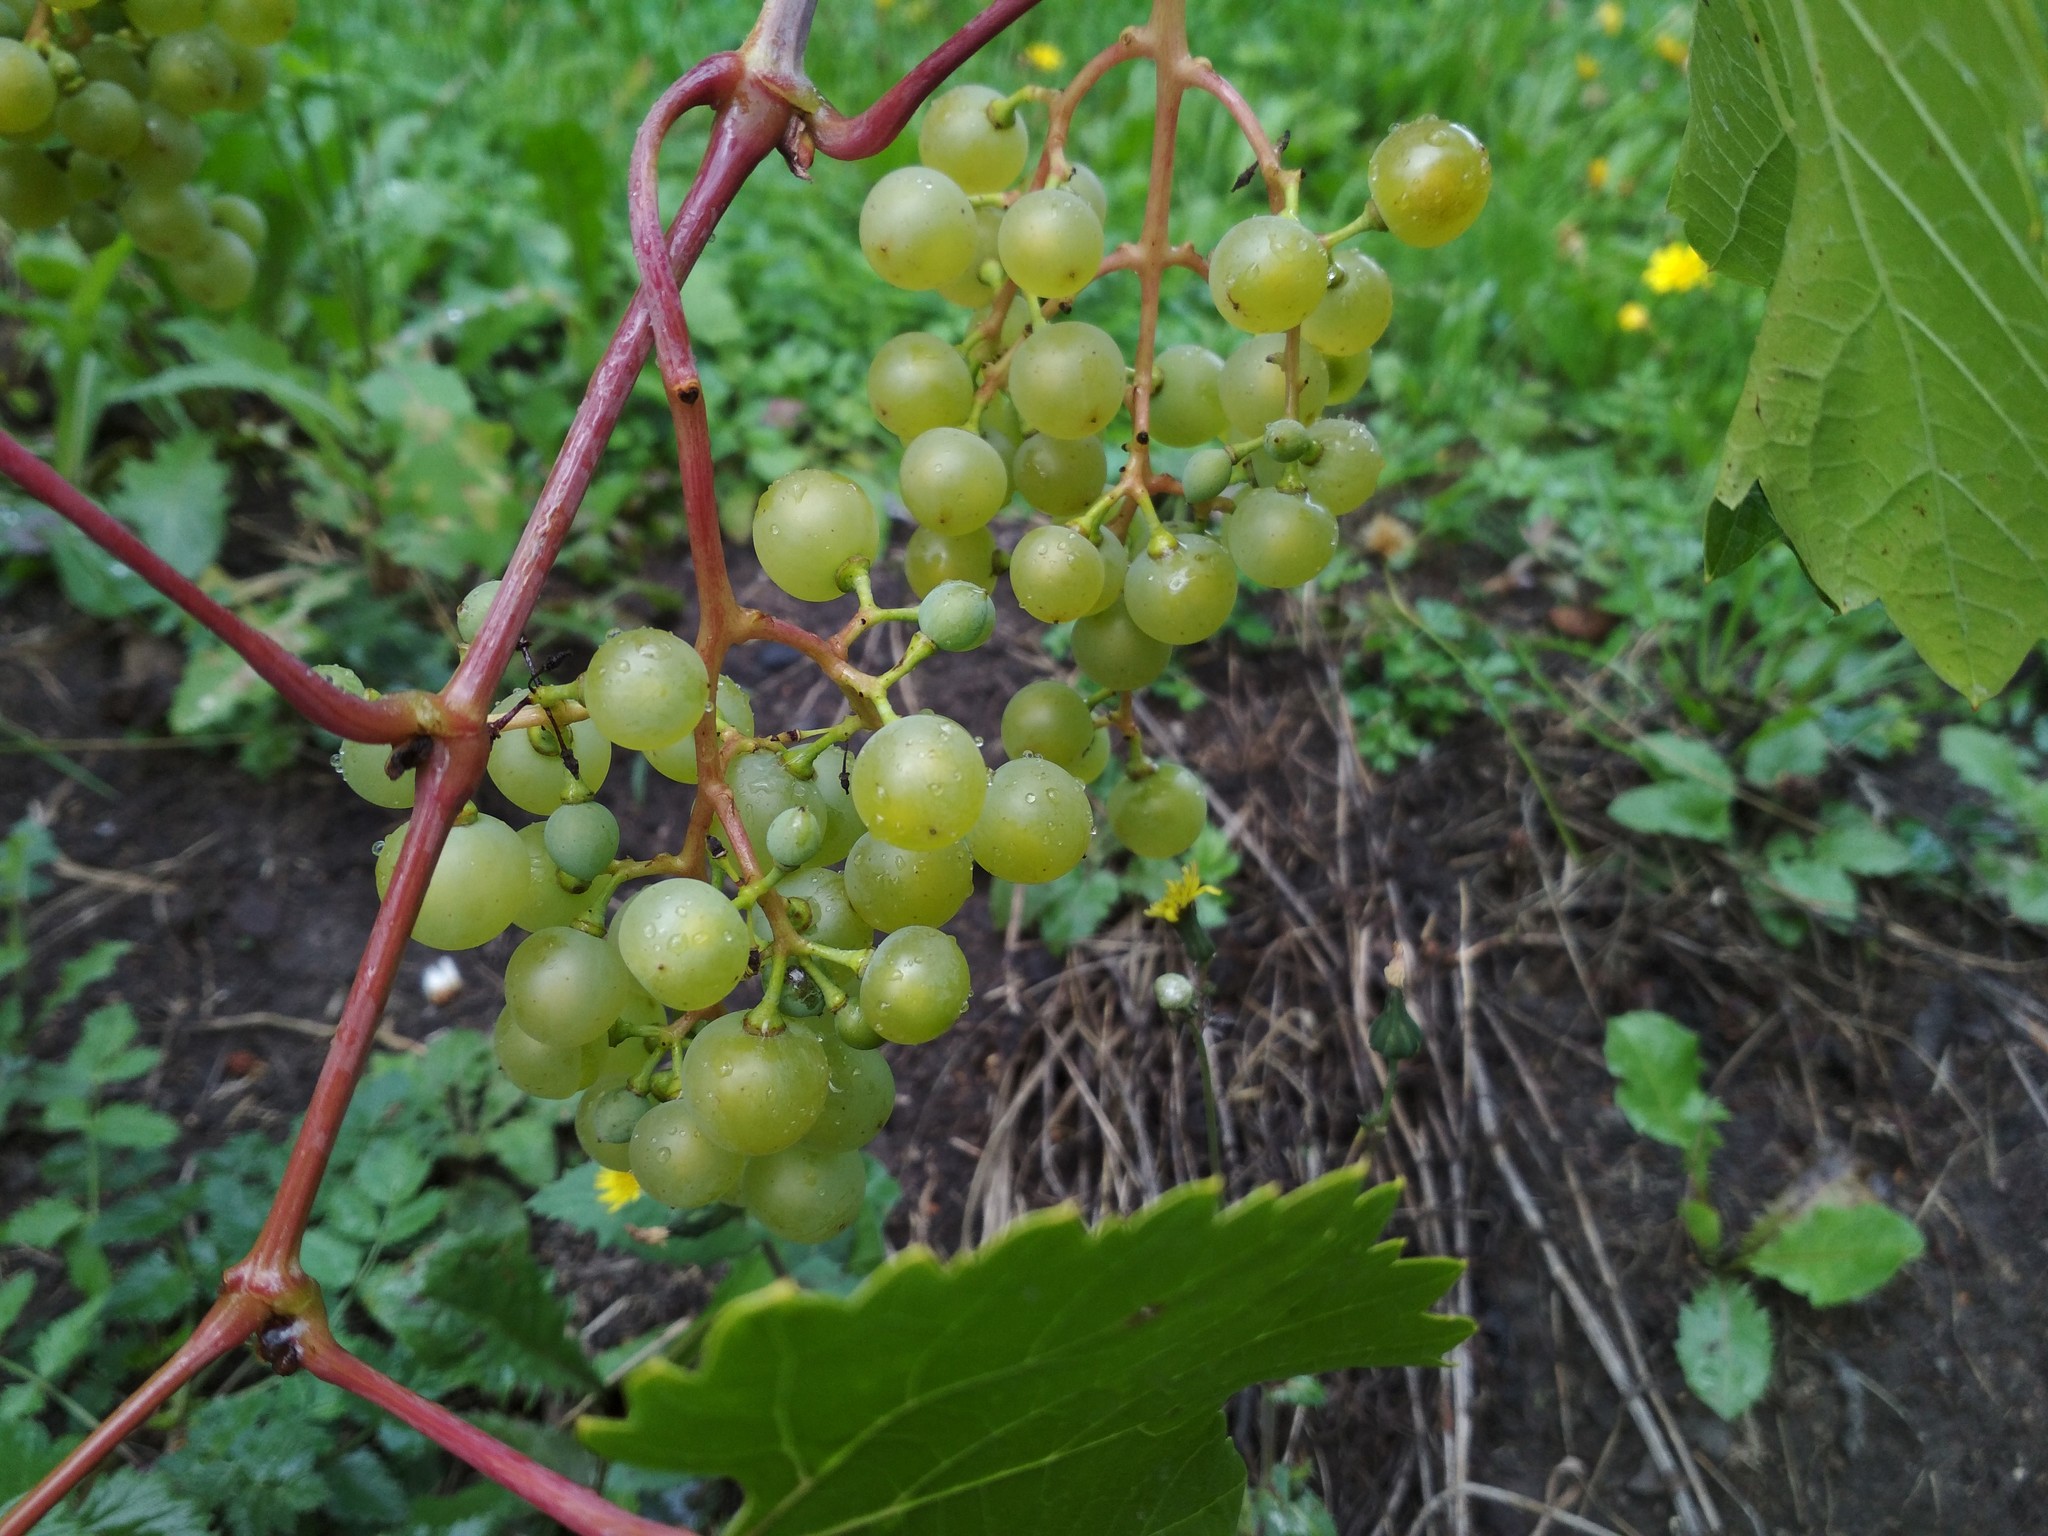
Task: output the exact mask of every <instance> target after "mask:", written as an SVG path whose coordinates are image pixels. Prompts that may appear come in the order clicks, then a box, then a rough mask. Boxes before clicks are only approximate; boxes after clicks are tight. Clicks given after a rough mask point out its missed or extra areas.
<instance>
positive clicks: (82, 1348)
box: [28, 1296, 106, 1382]
mask: <svg viewBox="0 0 2048 1536" xmlns="http://www.w3.org/2000/svg"><path fill="white" fill-rule="evenodd" d="M105 1310H106V1297H104V1296H95V1297H93V1298H92V1299H91V1300H90V1301H86V1302H82V1303H80V1304H79V1305H78V1306H75V1307H73V1308H72V1309H71V1310H70V1311H69V1312H66V1313H64V1314H63V1315H62V1316H61V1317H57V1318H53V1319H52V1320H51V1321H49V1322H47V1323H45V1324H44V1325H43V1331H42V1332H41V1333H39V1334H37V1335H36V1336H35V1338H34V1339H33V1340H31V1341H30V1343H29V1347H28V1363H29V1365H30V1366H31V1367H33V1369H34V1370H35V1373H36V1374H37V1375H38V1376H40V1377H42V1378H43V1379H44V1380H45V1381H51V1382H61V1381H62V1380H63V1378H64V1375H65V1373H66V1372H68V1371H69V1370H70V1369H71V1367H72V1366H74V1365H76V1364H77V1363H78V1362H79V1359H80V1358H81V1357H82V1356H83V1355H84V1354H85V1352H86V1350H87V1349H88V1348H89V1347H90V1346H91V1344H92V1341H93V1337H94V1333H95V1330H96V1329H97V1328H98V1326H99V1320H100V1314H101V1313H102V1312H104V1311H105Z"/></svg>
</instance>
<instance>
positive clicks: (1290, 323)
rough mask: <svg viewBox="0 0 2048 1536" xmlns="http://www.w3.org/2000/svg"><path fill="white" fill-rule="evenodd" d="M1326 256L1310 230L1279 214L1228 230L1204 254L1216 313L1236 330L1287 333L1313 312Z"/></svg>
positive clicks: (1319, 298)
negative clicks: (1208, 252)
mask: <svg viewBox="0 0 2048 1536" xmlns="http://www.w3.org/2000/svg"><path fill="white" fill-rule="evenodd" d="M1329 275H1330V258H1329V253H1328V252H1327V251H1325V250H1324V249H1323V242H1322V241H1321V240H1320V239H1318V238H1317V236H1316V234H1315V231H1313V230H1311V229H1309V228H1308V227H1307V226H1305V225H1304V224H1302V223H1301V221H1300V220H1299V219H1290V218H1286V217H1283V216H1282V215H1280V214H1272V213H1266V214H1259V215H1258V216H1256V217H1254V218H1249V219H1246V220H1245V221H1244V222H1243V223H1242V224H1238V225H1235V226H1233V227H1232V228H1231V229H1229V230H1227V231H1226V232H1225V233H1224V236H1223V238H1222V239H1221V240H1219V241H1217V242H1216V249H1215V250H1214V251H1212V252H1211V253H1210V256H1209V294H1210V296H1211V297H1212V298H1214V299H1215V301H1216V312H1217V313H1218V314H1220V315H1222V316H1223V318H1224V319H1225V320H1228V321H1229V322H1230V323H1231V324H1232V325H1234V326H1236V327H1237V329H1239V330H1240V331H1252V332H1255V333H1256V332H1260V331H1289V330H1292V329H1293V328H1294V327H1295V326H1297V325H1299V324H1301V322H1302V321H1304V320H1306V319H1307V318H1308V317H1309V316H1310V315H1311V314H1313V313H1314V312H1315V307H1316V306H1317V305H1318V304H1320V303H1321V302H1322V301H1323V292H1324V289H1325V287H1326V286H1327V284H1328V282H1329Z"/></svg>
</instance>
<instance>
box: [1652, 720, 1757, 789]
mask: <svg viewBox="0 0 2048 1536" xmlns="http://www.w3.org/2000/svg"><path fill="white" fill-rule="evenodd" d="M1636 759H1637V761H1639V762H1640V763H1641V764H1642V765H1643V766H1644V767H1645V768H1647V769H1649V770H1650V772H1652V773H1654V774H1655V775H1657V777H1658V778H1660V779H1679V780H1685V781H1689V782H1691V783H1695V784H1704V785H1706V786H1707V787H1708V788H1710V789H1714V790H1718V791H1719V792H1720V793H1722V794H1724V795H1732V794H1734V793H1735V770H1734V769H1732V768H1730V767H1729V766H1728V760H1727V759H1726V758H1725V757H1723V756H1722V755H1721V754H1720V753H1719V752H1717V751H1715V750H1714V745H1713V743H1712V742H1707V741H1701V740H1700V739H1699V737H1697V736H1681V735H1679V734H1678V733H1677V732H1676V731H1652V732H1650V733H1649V734H1648V735H1647V736H1641V737H1638V738H1637V739H1636Z"/></svg>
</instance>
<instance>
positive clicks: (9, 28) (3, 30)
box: [0, 0, 35, 38]
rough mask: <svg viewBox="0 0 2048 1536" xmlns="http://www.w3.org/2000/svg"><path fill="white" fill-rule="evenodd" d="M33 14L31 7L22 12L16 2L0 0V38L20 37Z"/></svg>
mask: <svg viewBox="0 0 2048 1536" xmlns="http://www.w3.org/2000/svg"><path fill="white" fill-rule="evenodd" d="M34 14H35V11H34V8H33V7H31V8H30V9H28V10H23V9H22V8H21V5H20V4H18V3H17V0H0V37H12V38H18V37H20V36H21V34H22V33H24V32H26V31H27V30H28V23H29V18H30V17H32V16H33V15H34Z"/></svg>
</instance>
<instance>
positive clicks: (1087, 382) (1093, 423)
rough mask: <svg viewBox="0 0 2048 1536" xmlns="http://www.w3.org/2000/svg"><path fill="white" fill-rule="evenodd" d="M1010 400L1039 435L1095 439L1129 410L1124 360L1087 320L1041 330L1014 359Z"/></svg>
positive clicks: (1110, 340) (1112, 342) (1109, 338)
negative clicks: (1096, 435)
mask: <svg viewBox="0 0 2048 1536" xmlns="http://www.w3.org/2000/svg"><path fill="white" fill-rule="evenodd" d="M1010 398H1011V399H1012V400H1014V401H1015V402H1016V403H1017V414H1018V415H1019V416H1021V417H1023V418H1024V422H1025V425H1027V426H1029V427H1030V428H1031V429H1032V430H1033V431H1035V432H1042V433H1044V434H1045V435H1046V436H1047V437H1058V438H1069V439H1071V438H1080V437H1093V436H1094V435H1095V434H1096V433H1098V432H1100V431H1101V430H1102V429H1103V428H1104V427H1106V426H1108V425H1109V424H1110V422H1111V421H1113V420H1114V419H1115V418H1116V413H1117V412H1118V411H1120V410H1122V409H1123V403H1124V355H1123V353H1122V352H1121V351H1120V350H1119V349H1118V347H1117V344H1116V339H1115V338H1114V337H1112V336H1111V335H1110V334H1109V332H1107V331H1105V330H1103V329H1102V328H1101V327H1099V326H1093V325H1090V324H1088V323H1087V322H1086V321H1084V320H1068V321H1065V322H1063V323H1061V324H1058V325H1041V326H1039V327H1038V328H1037V329H1036V330H1034V331H1033V332H1032V333H1031V334H1030V335H1029V336H1028V337H1026V338H1025V339H1024V341H1023V342H1022V344H1020V345H1019V346H1018V348H1017V351H1016V354H1015V355H1014V356H1013V357H1011V359H1010ZM1018 451H1019V452H1020V453H1021V452H1022V451H1023V450H1022V449H1019V450H1018Z"/></svg>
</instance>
